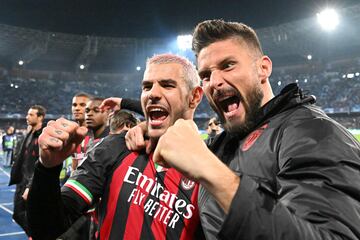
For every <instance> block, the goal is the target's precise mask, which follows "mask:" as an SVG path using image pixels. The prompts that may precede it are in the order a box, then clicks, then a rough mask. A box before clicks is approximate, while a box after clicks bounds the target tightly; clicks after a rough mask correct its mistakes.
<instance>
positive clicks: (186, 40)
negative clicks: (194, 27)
mask: <svg viewBox="0 0 360 240" xmlns="http://www.w3.org/2000/svg"><path fill="white" fill-rule="evenodd" d="M191 41H192V36H191V35H190V34H189V35H179V36H177V45H178V48H179V49H180V50H183V51H185V50H187V49H191Z"/></svg>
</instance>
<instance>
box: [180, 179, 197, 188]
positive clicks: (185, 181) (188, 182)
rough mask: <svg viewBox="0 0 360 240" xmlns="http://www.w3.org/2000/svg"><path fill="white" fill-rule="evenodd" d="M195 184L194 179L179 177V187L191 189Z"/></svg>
mask: <svg viewBox="0 0 360 240" xmlns="http://www.w3.org/2000/svg"><path fill="white" fill-rule="evenodd" d="M194 186H195V182H194V181H191V180H190V179H187V178H185V177H182V178H181V187H182V188H183V189H184V190H186V191H187V190H191V189H193V188H194Z"/></svg>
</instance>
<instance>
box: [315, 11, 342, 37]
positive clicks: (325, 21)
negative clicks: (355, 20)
mask: <svg viewBox="0 0 360 240" xmlns="http://www.w3.org/2000/svg"><path fill="white" fill-rule="evenodd" d="M316 16H317V20H318V22H319V24H320V26H321V28H322V29H323V30H325V31H327V32H330V31H333V30H334V29H335V28H336V27H337V26H338V25H339V15H338V14H337V12H336V11H335V10H334V9H331V8H327V9H325V10H323V11H322V12H320V13H317V14H316Z"/></svg>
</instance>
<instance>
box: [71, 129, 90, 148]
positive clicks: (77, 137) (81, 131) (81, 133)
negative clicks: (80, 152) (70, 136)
mask: <svg viewBox="0 0 360 240" xmlns="http://www.w3.org/2000/svg"><path fill="white" fill-rule="evenodd" d="M87 132H88V129H87V128H86V127H79V128H77V129H76V134H75V137H74V142H75V144H80V143H81V142H82V140H83V139H84V138H85V136H86V134H87Z"/></svg>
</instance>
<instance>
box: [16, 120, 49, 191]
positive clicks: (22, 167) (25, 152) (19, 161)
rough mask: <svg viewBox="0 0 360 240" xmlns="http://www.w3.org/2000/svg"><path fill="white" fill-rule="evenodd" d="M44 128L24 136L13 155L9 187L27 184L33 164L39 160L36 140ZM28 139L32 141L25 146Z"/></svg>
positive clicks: (32, 171)
mask: <svg viewBox="0 0 360 240" xmlns="http://www.w3.org/2000/svg"><path fill="white" fill-rule="evenodd" d="M44 127H45V125H43V126H42V127H41V128H40V129H39V130H37V131H35V132H33V133H31V132H28V133H27V134H26V136H25V138H24V140H23V141H22V143H21V146H20V149H19V152H17V153H15V159H14V164H13V166H12V168H11V175H10V182H9V186H10V185H13V184H19V183H21V182H24V183H25V184H26V185H28V184H29V182H30V180H31V178H32V175H33V173H34V165H35V162H36V160H38V158H39V145H38V138H39V136H40V134H41V132H42V130H43V128H44ZM29 137H31V138H32V139H31V141H30V142H29V144H28V145H26V143H27V142H28V139H29Z"/></svg>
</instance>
